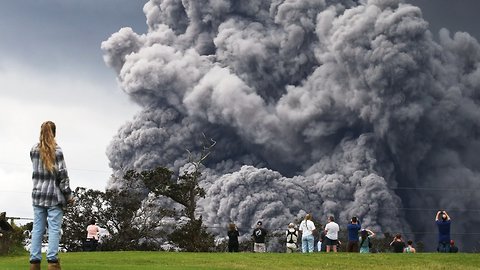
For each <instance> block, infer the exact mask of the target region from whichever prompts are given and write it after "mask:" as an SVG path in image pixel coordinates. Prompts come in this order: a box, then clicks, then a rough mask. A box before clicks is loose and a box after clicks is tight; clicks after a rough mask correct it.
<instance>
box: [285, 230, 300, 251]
mask: <svg viewBox="0 0 480 270" xmlns="http://www.w3.org/2000/svg"><path fill="white" fill-rule="evenodd" d="M285 233H286V235H287V253H293V252H296V251H297V239H298V232H297V230H296V229H295V224H293V223H290V224H288V229H287V231H286V232H285Z"/></svg>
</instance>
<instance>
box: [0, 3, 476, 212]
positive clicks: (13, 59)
mask: <svg viewBox="0 0 480 270" xmlns="http://www.w3.org/2000/svg"><path fill="white" fill-rule="evenodd" d="M145 2H146V1H145V0H101V1H98V0H97V1H93V0H82V1H74V0H16V1H6V0H3V1H0V115H1V117H0V126H1V132H0V153H1V156H0V183H1V185H0V211H1V212H4V211H6V212H7V216H14V217H23V218H29V217H31V216H32V207H31V199H30V190H31V180H30V179H31V176H30V174H31V165H30V159H29V155H28V153H29V150H30V148H31V147H32V145H33V144H34V143H36V142H37V141H38V136H39V129H40V125H41V123H42V122H44V121H46V120H52V121H54V122H55V123H56V124H57V142H58V144H59V145H60V146H61V147H62V149H63V150H64V155H65V159H66V164H67V167H68V170H69V174H70V178H71V187H72V189H75V187H79V186H80V187H86V188H92V189H98V190H103V189H104V188H105V186H106V185H107V181H108V178H109V176H110V174H111V170H110V168H109V166H108V159H107V157H106V155H105V151H106V147H107V146H108V144H109V143H110V141H111V140H112V137H113V136H114V135H115V134H116V133H117V130H118V129H119V128H120V127H121V125H122V124H123V123H125V122H126V121H128V120H130V119H132V118H133V116H134V115H135V113H136V112H137V111H138V110H139V107H138V106H137V105H135V104H134V103H133V102H131V101H130V100H129V99H128V97H127V95H125V94H124V93H123V92H122V90H121V89H119V87H118V85H117V82H116V78H115V73H114V71H113V70H112V69H110V68H108V67H107V66H106V65H105V63H104V61H103V59H102V51H101V49H100V44H101V42H102V41H104V40H106V39H108V37H109V36H110V35H111V34H113V33H115V32H117V31H118V30H119V29H120V28H122V27H125V26H129V27H131V28H132V29H133V30H134V31H135V32H136V33H139V34H141V33H144V32H146V28H147V26H146V24H145V20H146V19H145V15H144V14H143V12H142V7H143V5H144V4H145ZM407 2H409V3H412V4H414V5H418V6H420V7H421V8H422V12H423V15H424V17H425V19H426V20H427V21H428V22H429V23H430V29H431V31H432V33H433V34H434V35H437V33H438V31H439V29H440V28H442V27H445V28H447V29H449V30H450V31H451V32H456V31H466V32H469V33H470V34H471V35H473V36H474V37H476V38H477V39H480V29H479V28H478V25H480V24H479V20H480V19H479V18H478V17H477V16H476V14H475V11H476V10H479V8H480V2H479V1H477V0H462V1H461V5H460V4H458V1H453V0H435V1H432V0H409V1H407Z"/></svg>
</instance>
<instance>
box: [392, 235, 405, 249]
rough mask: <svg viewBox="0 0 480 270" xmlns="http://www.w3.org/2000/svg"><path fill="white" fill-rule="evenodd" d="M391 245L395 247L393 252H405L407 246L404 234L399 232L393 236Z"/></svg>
mask: <svg viewBox="0 0 480 270" xmlns="http://www.w3.org/2000/svg"><path fill="white" fill-rule="evenodd" d="M390 246H391V247H392V248H393V252H395V253H403V249H404V248H405V242H404V241H403V239H402V235H401V234H399V233H397V234H396V235H395V237H394V238H393V240H392V242H390Z"/></svg>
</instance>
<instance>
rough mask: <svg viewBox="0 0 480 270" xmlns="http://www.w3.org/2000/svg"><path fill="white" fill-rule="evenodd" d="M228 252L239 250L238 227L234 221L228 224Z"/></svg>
mask: <svg viewBox="0 0 480 270" xmlns="http://www.w3.org/2000/svg"><path fill="white" fill-rule="evenodd" d="M227 234H228V252H238V236H239V233H238V229H237V226H236V225H235V224H234V223H230V224H228V233H227Z"/></svg>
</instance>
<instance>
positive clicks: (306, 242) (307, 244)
mask: <svg viewBox="0 0 480 270" xmlns="http://www.w3.org/2000/svg"><path fill="white" fill-rule="evenodd" d="M315 229H316V228H315V224H313V221H312V214H307V215H306V216H305V219H304V220H303V221H302V223H300V227H299V228H298V230H299V231H300V233H301V234H302V252H303V253H307V252H313V243H314V237H313V231H314V230H315Z"/></svg>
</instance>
